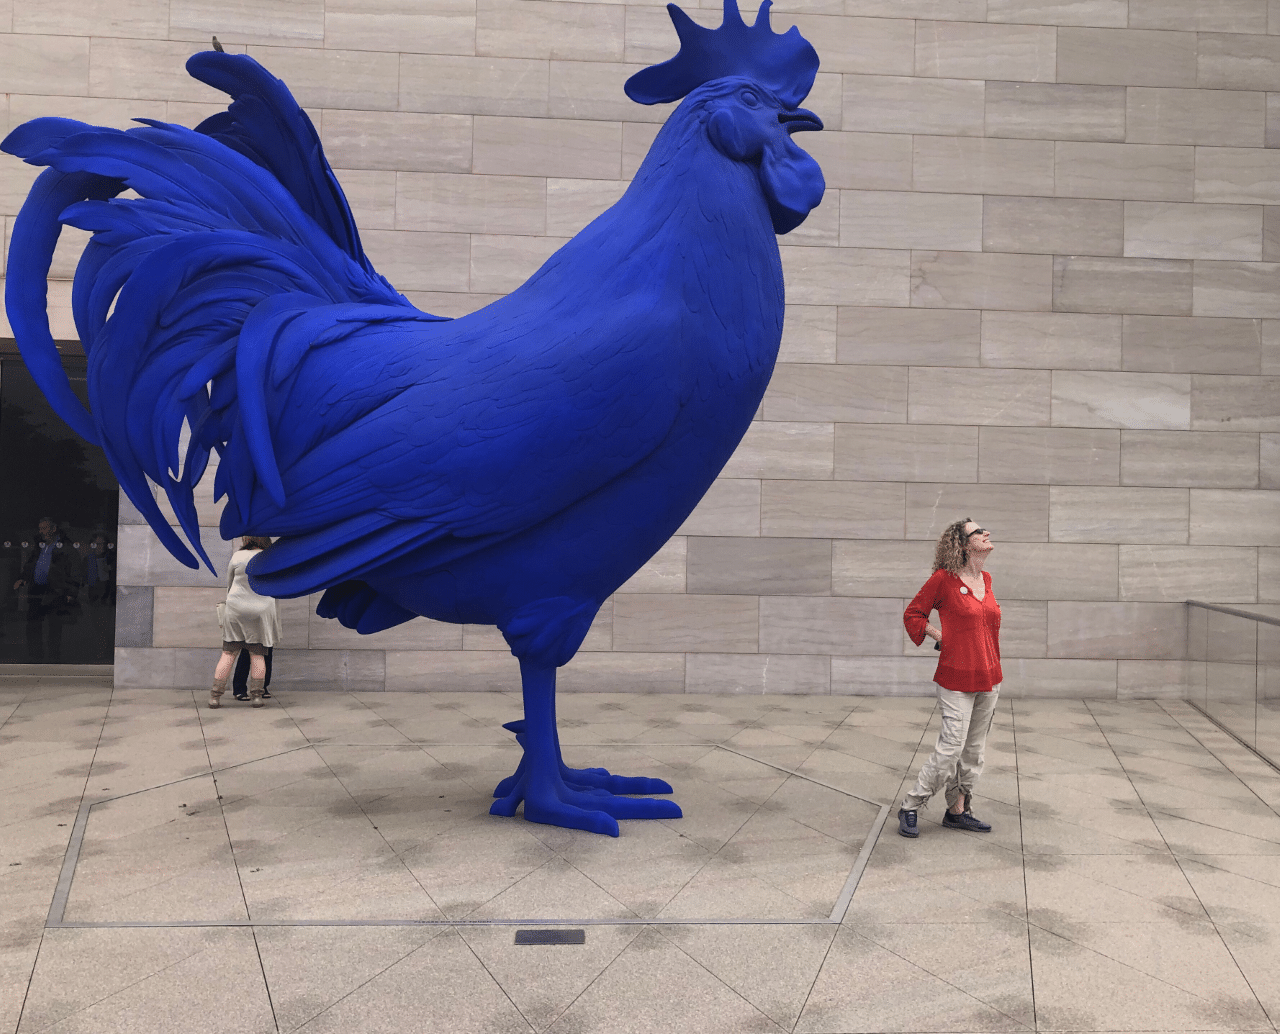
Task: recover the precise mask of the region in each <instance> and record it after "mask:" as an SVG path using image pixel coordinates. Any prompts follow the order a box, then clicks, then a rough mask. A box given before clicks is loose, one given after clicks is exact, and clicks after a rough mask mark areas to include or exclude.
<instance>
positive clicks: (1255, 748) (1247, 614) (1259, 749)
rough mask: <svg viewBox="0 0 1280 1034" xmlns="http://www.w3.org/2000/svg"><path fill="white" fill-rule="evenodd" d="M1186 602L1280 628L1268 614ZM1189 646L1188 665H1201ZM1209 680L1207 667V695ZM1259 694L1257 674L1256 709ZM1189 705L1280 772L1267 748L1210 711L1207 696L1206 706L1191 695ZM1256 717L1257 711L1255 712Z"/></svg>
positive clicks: (1279, 767) (1255, 665)
mask: <svg viewBox="0 0 1280 1034" xmlns="http://www.w3.org/2000/svg"><path fill="white" fill-rule="evenodd" d="M1186 602H1187V606H1188V607H1199V608H1200V609H1201V610H1211V611H1215V612H1216V613H1219V614H1227V615H1229V616H1231V617H1237V618H1243V619H1244V620H1246V621H1252V622H1254V623H1255V624H1257V625H1275V626H1277V627H1280V618H1274V617H1271V616H1270V615H1268V614H1254V613H1252V612H1251V611H1247V610H1241V609H1240V608H1239V607H1224V606H1222V605H1221V604H1219V603H1203V602H1201V601H1200V600H1187V601H1186ZM1187 631H1188V634H1190V627H1189V626H1188V629H1187ZM1255 635H1256V633H1255ZM1187 646H1188V655H1187V662H1188V663H1200V662H1199V661H1192V660H1191V657H1190V650H1189V647H1190V642H1188V643H1187ZM1256 647H1257V641H1256V639H1255V651H1254V661H1253V663H1254V670H1255V673H1256V671H1257V668H1258V657H1257V650H1256ZM1203 663H1205V664H1206V666H1207V665H1208V663H1209V660H1208V657H1205V658H1204V659H1203ZM1207 678H1208V669H1207V667H1206V683H1205V687H1204V689H1205V692H1206V694H1207V693H1208V690H1209V686H1208V682H1207ZM1187 688H1188V689H1190V686H1188V687H1187ZM1257 692H1258V690H1257V682H1256V674H1255V683H1254V706H1255V708H1256V707H1257V706H1258V704H1259V699H1258V695H1257ZM1187 703H1189V704H1190V705H1191V706H1192V707H1194V708H1195V709H1196V710H1197V711H1199V712H1200V713H1201V714H1202V715H1204V716H1205V717H1206V718H1207V719H1209V721H1211V722H1213V724H1214V725H1216V726H1217V727H1218V728H1219V729H1221V730H1222V731H1223V732H1225V733H1226V734H1227V735H1228V736H1230V737H1231V738H1232V739H1233V740H1235V741H1236V742H1237V743H1239V744H1240V745H1241V746H1242V747H1244V748H1245V749H1246V750H1248V751H1249V752H1250V753H1251V754H1253V755H1254V756H1255V757H1257V758H1258V759H1260V760H1261V761H1263V762H1265V763H1266V764H1267V765H1270V766H1271V767H1272V768H1274V769H1275V770H1276V771H1278V772H1280V763H1277V761H1276V759H1274V758H1272V757H1271V756H1270V755H1269V753H1268V751H1267V749H1266V748H1265V747H1264V746H1263V745H1262V744H1261V743H1257V742H1255V743H1250V742H1249V741H1248V740H1247V739H1245V737H1244V736H1242V735H1241V734H1240V732H1239V731H1238V730H1236V729H1234V728H1232V727H1231V725H1230V724H1228V723H1227V722H1226V721H1225V720H1223V719H1222V718H1219V717H1218V716H1217V715H1215V714H1213V713H1211V712H1210V711H1209V709H1208V706H1207V705H1208V698H1207V696H1206V699H1205V706H1201V705H1200V704H1199V703H1197V702H1196V700H1195V699H1194V698H1193V697H1191V696H1190V695H1188V697H1187ZM1255 715H1256V711H1255ZM1253 738H1254V739H1255V741H1256V740H1257V725H1256V720H1255V726H1254V736H1253Z"/></svg>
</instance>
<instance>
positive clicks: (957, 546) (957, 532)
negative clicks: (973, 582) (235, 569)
mask: <svg viewBox="0 0 1280 1034" xmlns="http://www.w3.org/2000/svg"><path fill="white" fill-rule="evenodd" d="M971 523H973V518H972V517H966V518H965V519H964V520H962V521H952V522H951V523H950V524H948V525H947V526H946V528H944V529H943V531H942V534H941V535H940V536H938V545H937V548H936V549H935V550H934V551H933V569H934V570H935V571H950V572H951V573H952V574H959V573H960V570H961V568H963V567H964V565H965V564H967V563H968V562H969V539H968V538H967V537H966V536H965V533H964V526H965V525H966V524H971Z"/></svg>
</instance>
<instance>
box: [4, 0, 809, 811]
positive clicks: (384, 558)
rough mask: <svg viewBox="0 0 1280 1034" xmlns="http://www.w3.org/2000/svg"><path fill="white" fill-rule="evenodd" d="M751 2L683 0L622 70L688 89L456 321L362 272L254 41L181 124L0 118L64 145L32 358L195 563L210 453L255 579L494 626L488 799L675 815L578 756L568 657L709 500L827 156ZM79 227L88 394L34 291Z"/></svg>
mask: <svg viewBox="0 0 1280 1034" xmlns="http://www.w3.org/2000/svg"><path fill="white" fill-rule="evenodd" d="M768 9H769V0H764V3H763V4H762V5H761V8H760V12H759V14H758V15H757V17H756V20H755V23H754V24H753V25H751V26H748V25H746V24H745V22H743V20H742V18H741V16H740V15H739V13H738V8H737V4H736V2H735V0H725V4H724V22H723V25H722V26H721V27H720V28H718V29H715V30H711V29H705V28H702V27H700V26H698V25H697V24H695V23H694V22H693V21H692V20H690V19H689V18H688V16H687V15H685V14H684V13H683V12H682V11H681V10H680V9H679V8H677V7H675V6H674V5H670V6H669V7H668V10H669V11H670V14H671V18H672V21H673V22H674V24H675V27H676V30H677V33H678V35H679V37H680V41H681V46H680V51H679V53H678V54H677V55H676V57H674V58H672V59H671V60H670V61H667V62H665V63H663V64H661V65H655V66H653V67H650V68H646V69H644V70H642V71H641V72H639V73H637V74H636V75H634V76H632V78H631V79H630V80H628V82H627V84H626V91H627V93H628V95H629V96H630V97H631V98H632V99H633V100H636V101H638V102H640V103H644V104H654V103H664V102H670V101H675V100H680V99H681V98H683V103H681V104H680V105H679V107H678V108H677V109H676V110H675V111H674V112H673V113H672V115H671V116H670V117H669V118H668V119H667V121H666V123H665V125H664V126H663V127H662V129H661V131H660V132H659V133H658V135H657V138H656V139H655V141H654V143H653V146H652V148H651V150H650V151H649V154H648V156H647V157H646V158H645V160H644V163H643V164H642V165H641V167H640V170H639V172H638V173H637V174H636V176H635V178H634V181H633V182H632V183H631V185H630V186H629V188H628V189H627V191H626V193H625V194H624V195H623V196H622V198H621V199H620V200H619V201H618V202H617V204H615V205H614V206H613V207H612V208H610V209H608V210H607V211H606V212H604V213H603V214H602V215H600V216H599V217H598V218H596V219H595V220H594V221H593V222H592V223H591V224H590V225H588V226H587V227H586V228H585V229H584V230H583V231H582V232H581V233H579V234H578V235H577V236H576V237H574V238H573V239H572V240H570V241H569V242H568V243H566V244H565V245H564V246H563V247H562V248H561V249H560V250H559V251H557V252H556V253H555V254H554V255H552V256H551V258H550V259H548V260H547V262H546V263H545V264H544V265H543V266H542V268H541V269H539V270H538V271H537V272H536V273H534V275H533V276H532V277H531V278H530V279H529V280H528V282H526V283H525V284H524V285H523V286H521V287H520V288H518V289H517V290H515V291H513V292H512V293H511V294H509V295H507V296H506V297H505V298H502V299H501V300H499V301H496V302H494V303H492V304H491V305H488V306H486V307H484V308H482V309H480V310H478V311H476V312H473V313H471V314H470V315H467V316H463V317H461V318H458V319H452V320H450V319H444V318H441V317H437V316H433V315H430V314H428V313H424V312H421V311H419V310H418V309H416V308H414V307H413V306H412V305H411V304H409V302H408V301H407V300H406V299H405V298H404V297H402V296H401V295H400V294H399V293H397V292H396V290H395V289H394V288H393V287H392V286H391V285H390V284H389V283H388V282H387V281H386V280H385V279H383V278H382V277H381V276H379V275H378V274H377V273H376V272H375V271H374V269H373V266H372V265H371V264H370V262H369V260H368V259H367V258H366V256H365V254H364V251H363V250H362V248H361V245H360V238H359V234H358V233H357V231H356V226H355V223H354V221H353V219H352V216H351V212H350V210H349V208H348V207H347V203H346V200H345V198H344V196H343V194H342V190H341V188H340V187H339V185H338V183H337V180H336V179H335V177H334V175H333V173H332V171H331V170H330V168H329V165H328V163H327V162H326V160H325V158H324V154H323V151H322V149H321V146H320V141H319V137H318V136H317V134H316V132H315V130H314V128H313V126H312V123H311V121H310V120H309V119H308V118H307V116H306V114H305V113H304V112H303V111H302V110H301V109H300V108H299V107H298V105H297V103H296V102H295V101H294V99H293V97H292V95H291V94H290V93H289V91H288V89H287V88H286V87H285V85H284V84H283V83H282V82H280V81H279V80H278V79H276V78H274V77H273V76H271V75H270V74H269V73H268V72H267V71H266V70H265V69H264V68H262V66H261V65H259V64H258V63H257V62H255V61H254V60H252V59H251V58H249V57H246V56H243V55H234V54H226V53H221V52H217V51H210V52H205V53H199V54H196V55H195V56H193V57H192V58H191V59H190V60H189V61H188V62H187V69H188V71H189V72H190V73H191V74H192V75H193V76H194V77H195V78H197V79H200V80H201V81H203V82H205V83H208V84H209V85H211V86H213V87H215V88H217V89H219V90H221V91H223V92H225V93H227V94H228V95H229V96H230V97H231V98H232V99H233V103H232V104H231V105H230V107H229V109H228V110H227V111H225V112H222V113H220V114H218V115H215V116H213V117H212V118H209V119H207V120H206V121H205V122H203V123H202V124H201V125H200V126H199V127H198V128H197V129H195V130H191V129H186V128H183V127H181V126H175V125H168V124H166V123H162V122H156V121H152V120H139V121H141V122H143V125H142V126H141V127H138V128H134V129H130V130H128V131H119V130H114V129H104V128H98V127H94V126H89V125H85V124H83V123H80V122H75V121H72V120H69V119H59V118H41V119H36V120H34V121H31V122H28V123H26V124H24V125H21V126H19V127H18V128H17V129H15V130H14V131H13V132H12V133H10V134H9V136H8V137H7V138H6V139H5V141H4V142H3V144H2V145H0V146H2V147H3V149H4V150H5V151H7V152H9V153H10V154H14V155H17V156H19V157H21V158H23V159H24V160H26V161H27V162H29V163H31V164H34V165H41V166H48V168H47V169H46V171H44V172H43V173H41V175H40V177H39V178H38V179H37V181H36V183H35V185H34V186H33V187H32V190H31V194H30V196H29V197H28V199H27V201H26V203H25V204H24V206H23V208H22V211H21V214H20V215H19V216H18V218H17V221H16V223H15V225H14V227H13V234H12V244H11V248H10V259H9V278H8V287H7V305H8V311H9V315H10V320H11V322H12V325H13V328H14V333H15V336H16V337H17V340H18V344H19V346H20V348H21V350H22V353H23V356H24V358H25V360H26V362H27V365H28V367H29V368H30V370H31V372H32V374H33V375H34V376H35V378H36V380H37V382H38V383H39V384H40V386H41V388H42V390H43V391H44V393H45V395H46V397H47V398H48V399H49V401H50V402H51V404H52V405H53V406H54V408H55V409H56V410H57V411H58V412H59V413H60V414H61V415H62V417H63V418H64V419H65V420H66V421H67V423H68V424H70V425H71V427H72V428H74V429H75V430H76V431H77V432H78V433H79V434H80V435H82V436H83V437H84V438H86V439H88V440H89V441H91V442H95V443H97V444H99V445H101V447H102V448H103V449H104V450H105V451H106V454H107V457H108V458H109V460H110V462H111V466H112V468H113V469H114V470H115V472H116V475H117V476H118V478H119V480H120V485H121V487H122V488H123V490H124V491H125V493H126V494H127V495H128V497H129V498H130V499H131V500H132V501H133V503H134V504H135V505H136V506H137V507H138V509H139V510H140V511H141V512H142V514H143V515H144V516H145V517H146V519H147V520H148V522H149V523H150V525H151V527H152V528H153V529H154V530H155V532H156V534H157V535H158V536H159V537H160V539H161V540H162V541H163V542H164V544H165V545H166V547H167V548H168V549H169V550H170V551H171V552H172V553H173V554H174V555H175V556H176V557H178V558H179V559H180V560H182V561H183V562H184V563H186V564H187V565H188V566H190V567H197V566H198V562H197V560H196V558H195V556H193V555H192V552H191V551H190V550H189V549H188V547H187V545H185V544H184V543H183V542H182V540H181V539H180V538H179V537H178V536H177V535H176V534H175V532H174V531H173V529H172V528H170V526H169V525H168V523H167V522H166V520H165V517H164V516H163V514H162V513H161V511H160V509H159V507H158V506H157V504H156V502H155V500H154V498H153V496H152V492H151V489H150V486H149V484H148V479H150V481H151V482H154V483H156V484H158V485H160V486H162V487H163V488H164V490H165V492H166V493H167V495H168V497H169V500H170V501H171V503H172V506H173V509H174V512H175V513H176V514H177V517H178V520H179V522H180V525H181V527H182V529H183V531H184V532H185V534H186V536H187V539H188V541H189V543H190V544H191V546H192V548H193V549H194V551H195V553H197V554H198V555H199V557H200V558H201V559H203V560H204V562H205V563H206V564H209V558H208V556H207V554H206V553H205V551H204V549H203V547H202V546H201V544H200V533H199V527H198V521H197V517H196V510H195V504H194V497H193V489H194V487H195V486H196V484H197V483H198V482H199V481H200V478H201V476H202V475H203V474H204V472H205V470H206V468H207V465H208V460H209V458H210V454H211V452H213V451H216V452H217V453H218V454H219V464H218V468H217V474H216V477H215V481H214V488H215V494H216V497H217V498H219V499H221V498H222V497H223V496H224V495H225V496H226V497H227V500H228V501H227V503H226V505H225V506H224V508H223V511H222V518H221V528H220V530H221V534H222V536H223V537H224V538H231V537H233V536H237V535H245V534H255V535H271V536H278V541H276V542H275V544H274V545H272V546H271V547H270V548H269V549H267V550H265V551H264V552H262V553H260V554H259V555H258V556H257V557H256V558H255V559H254V560H253V562H252V563H251V565H250V567H249V574H250V579H251V582H252V584H253V586H254V588H255V589H256V590H257V591H258V592H260V593H263V594H267V595H272V596H277V597H298V596H303V595H306V594H308V593H312V592H318V591H321V590H325V591H324V595H323V596H322V598H321V601H320V604H319V607H318V613H319V614H320V615H321V616H323V617H329V618H336V619H337V620H339V621H340V622H342V624H344V625H346V626H348V627H350V628H354V629H357V630H358V631H360V632H365V633H371V632H377V631H379V630H381V629H385V628H390V627H392V626H394V625H398V624H400V623H402V622H405V621H408V620H410V619H412V618H414V617H417V616H419V615H422V616H426V617H430V618H434V619H436V620H440V621H450V622H468V623H475V624H491V625H496V626H497V627H498V628H499V629H500V630H501V631H502V633H503V635H504V636H505V637H506V641H507V642H508V644H509V645H510V647H511V651H512V653H513V654H515V656H516V658H517V659H518V660H519V664H520V676H521V681H522V688H523V697H524V718H523V719H522V720H521V721H517V722H512V723H510V725H508V726H507V727H508V728H510V729H512V731H514V732H515V733H516V735H517V739H518V740H519V742H520V744H521V745H522V746H523V748H524V757H523V759H522V760H521V762H520V766H519V768H518V769H517V771H516V773H515V774H514V775H513V776H511V777H510V778H508V779H506V780H504V781H503V782H502V783H501V784H499V786H498V788H497V790H496V791H495V797H497V798H498V800H496V801H495V802H494V804H493V807H492V811H493V813H495V814H500V815H513V814H514V813H515V812H516V810H517V808H518V807H519V805H520V804H521V803H522V802H523V805H524V815H525V818H526V819H530V820H532V821H535V822H545V823H551V824H554V825H559V826H567V827H574V828H578V829H585V830H591V831H594V832H597V833H608V834H611V835H613V836H617V835H618V823H617V820H618V819H620V818H670V817H678V816H679V815H680V814H681V812H680V809H679V807H678V806H677V805H676V804H675V803H674V802H672V801H670V800H662V799H652V798H648V797H641V796H634V795H643V794H655V793H656V794H663V793H670V792H671V787H670V786H669V785H667V784H666V783H665V782H663V781H662V780H658V779H647V778H643V777H636V778H628V777H624V776H615V775H611V774H610V773H609V772H608V771H606V770H605V769H576V770H575V769H570V768H567V767H566V766H565V764H564V762H563V760H562V758H561V752H560V744H559V740H558V737H557V733H556V717H555V681H556V669H557V668H558V667H559V666H561V665H564V664H566V663H568V661H569V660H570V659H571V658H572V657H573V656H574V654H575V652H576V651H577V650H578V647H579V646H580V645H581V643H582V640H583V637H584V636H585V635H586V634H587V630H588V629H589V628H590V626H591V622H592V619H593V618H594V617H595V615H596V612H597V611H598V609H599V608H600V606H601V604H602V603H603V602H604V601H605V600H606V599H607V598H608V597H609V596H610V595H611V594H612V593H613V592H614V591H615V590H616V589H617V588H618V587H619V586H620V585H622V583H623V582H625V581H626V580H627V579H628V578H629V577H631V575H633V574H634V573H635V572H636V571H637V570H638V569H639V568H640V567H641V566H642V565H643V564H644V563H645V562H646V561H647V560H648V559H649V558H650V557H651V556H653V554H654V553H656V552H657V550H658V549H659V548H660V547H661V546H662V544H663V543H664V542H666V541H667V539H668V538H669V537H670V536H671V535H672V533H674V532H675V531H676V529H677V528H678V527H679V526H680V525H681V523H682V522H683V521H684V520H685V518H686V517H688V515H689V513H690V512H691V511H692V510H693V508H694V506H695V505H696V504H697V503H698V501H699V499H701V498H702V496H703V494H704V493H705V492H706V491H707V489H708V488H709V487H710V485H711V483H712V481H713V480H714V479H715V477H716V475H717V474H718V473H719V472H720V470H721V468H722V467H723V466H724V465H725V463H726V462H727V461H728V459H729V457H730V455H731V454H732V453H733V451H734V448H735V447H736V446H737V444H738V442H739V441H740V440H741V438H742V436H743V434H745V432H746V430H747V428H748V426H749V425H750V423H751V420H752V417H753V415H754V414H755V412H756V409H757V407H758V405H759V403H760V400H761V398H762V396H763V395H764V391H765V387H766V386H767V385H768V382H769V378H770V376H771V374H772V371H773V367H774V362H775V359H776V357H777V352H778V344H779V340H780V338H781V334H782V317H783V281H782V269H781V263H780V260H779V254H778V245H777V241H776V239H775V234H783V233H787V232H788V231H790V230H792V229H794V228H795V227H796V226H798V225H799V224H800V223H801V222H802V221H803V220H804V218H805V217H806V215H807V214H808V213H809V211H810V210H811V209H812V208H814V207H815V206H816V205H817V204H819V202H820V201H821V199H822V193H823V187H824V184H823V178H822V172H821V170H820V169H819V168H818V165H817V163H816V162H815V161H814V160H813V159H812V158H811V157H810V156H809V155H808V154H806V153H805V152H804V151H803V150H801V149H800V148H799V147H797V146H796V145H795V143H793V141H792V139H791V135H792V134H793V133H795V132H798V131H801V130H819V129H821V128H822V123H821V121H820V120H819V119H818V118H817V116H815V115H813V114H812V113H811V112H808V111H805V110H804V109H802V108H799V107H798V105H799V103H800V102H801V101H802V100H803V99H804V97H805V96H806V95H807V93H808V92H809V89H810V87H811V86H812V84H813V80H814V76H815V75H816V73H817V68H818V57H817V54H816V53H815V52H814V50H813V48H812V47H811V46H810V45H809V43H808V42H807V41H805V40H804V39H803V37H802V36H801V35H800V33H799V30H798V29H796V28H792V29H790V30H789V31H788V32H786V33H781V34H779V33H774V32H773V30H772V29H771V28H770V26H769V17H768ZM126 189H128V190H132V191H133V192H134V195H133V196H132V197H129V198H121V197H119V195H120V194H122V193H123V192H124V191H125V190H126ZM63 224H67V225H71V226H77V227H80V228H81V229H84V230H89V231H92V237H91V238H90V241H89V243H88V244H87V245H86V247H85V251H84V254H83V256H82V258H81V260H80V264H79V267H78V269H77V271H76V275H75V282H74V287H73V296H72V304H73V310H74V317H75V322H76V327H77V329H78V331H79V334H80V339H81V341H82V342H83V345H84V350H85V353H86V355H87V356H88V397H89V408H88V409H86V408H85V407H84V406H82V404H81V403H80V402H79V400H78V399H77V398H76V396H75V395H74V394H73V392H72V390H71V387H70V385H69V382H68V380H67V378H66V375H65V374H64V373H63V371H62V367H61V365H60V361H59V358H58V353H57V350H56V348H55V346H54V342H53V340H52V337H51V333H50V328H49V321H48V314H47V311H46V290H47V275H48V271H49V266H50V262H51V259H52V255H53V251H54V246H55V244H56V243H57V239H58V235H59V233H60V231H61V227H62V225H63ZM184 425H185V426H186V427H187V428H188V429H189V442H188V446H187V449H186V453H185V456H180V455H179V451H180V448H179V442H180V438H181V434H182V431H183V428H184ZM210 569H212V565H210ZM215 573H216V572H215Z"/></svg>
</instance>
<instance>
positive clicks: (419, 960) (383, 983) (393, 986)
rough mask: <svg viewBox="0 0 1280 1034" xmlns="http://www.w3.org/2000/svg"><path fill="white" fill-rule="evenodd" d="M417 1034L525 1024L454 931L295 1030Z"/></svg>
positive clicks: (521, 1028) (500, 1032) (504, 1032)
mask: <svg viewBox="0 0 1280 1034" xmlns="http://www.w3.org/2000/svg"><path fill="white" fill-rule="evenodd" d="M406 1020H408V1021H409V1022H410V1023H411V1024H412V1025H413V1028H414V1029H417V1030H422V1031H468V1032H474V1034H508V1032H510V1034H517V1032H519V1034H526V1032H527V1031H528V1030H529V1023H528V1022H527V1021H526V1020H525V1018H524V1017H523V1016H522V1015H521V1014H520V1010H519V1009H518V1008H517V1007H516V1006H515V1004H514V1003H513V1002H512V1000H511V998H510V996H508V995H507V994H506V993H505V992H504V991H503V989H502V987H501V986H500V985H499V984H498V983H497V981H496V980H495V979H494V977H493V975H492V974H491V973H490V972H489V971H488V970H487V969H485V967H484V964H483V963H482V962H481V961H480V959H479V958H478V957H477V956H476V954H475V952H473V951H472V950H471V949H470V947H468V945H467V943H466V941H465V940H464V939H463V938H462V937H461V935H460V934H459V933H458V932H457V931H455V930H445V931H443V932H441V933H440V935H439V936H437V937H432V938H431V939H430V940H428V941H426V942H425V943H424V944H422V945H421V946H420V947H418V948H417V949H415V950H414V951H412V952H410V953H409V954H408V955H406V956H405V957H404V958H402V959H400V960H398V961H396V962H394V963H392V964H391V965H390V966H388V967H387V968H386V969H384V970H382V971H381V972H380V973H378V974H377V975H376V976H374V977H373V978H372V979H369V980H367V981H366V982H364V983H363V984H361V985H359V986H358V987H356V988H354V989H353V990H352V991H350V992H349V993H347V994H346V995H344V996H343V997H341V998H340V999H338V1000H337V1001H336V1002H334V1003H333V1004H332V1005H330V1006H328V1007H327V1008H325V1009H324V1010H323V1011H321V1012H320V1013H318V1014H317V1015H316V1016H314V1017H313V1018H312V1019H310V1020H308V1021H307V1022H305V1023H303V1024H302V1025H301V1026H300V1027H297V1028H296V1029H297V1030H298V1031H303V1032H305V1034H329V1032H333V1034H351V1032H352V1031H360V1032H361V1034H402V1032H403V1031H404V1030H405V1024H406Z"/></svg>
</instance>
